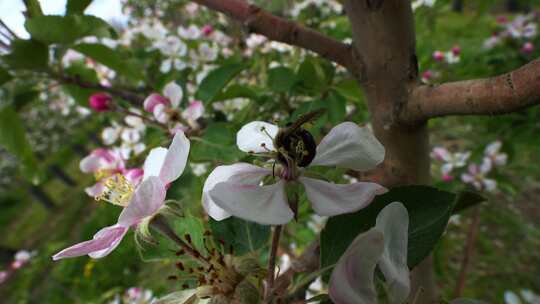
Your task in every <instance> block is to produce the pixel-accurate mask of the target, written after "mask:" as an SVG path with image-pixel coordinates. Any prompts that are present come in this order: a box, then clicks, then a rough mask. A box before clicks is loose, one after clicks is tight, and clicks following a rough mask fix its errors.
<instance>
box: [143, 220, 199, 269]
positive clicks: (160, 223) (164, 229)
mask: <svg viewBox="0 0 540 304" xmlns="http://www.w3.org/2000/svg"><path fill="white" fill-rule="evenodd" d="M150 225H151V226H152V227H153V228H155V229H156V230H158V231H159V232H161V233H162V234H163V235H164V236H166V237H168V238H169V239H170V240H172V241H173V242H175V243H176V244H177V245H178V246H180V248H182V249H183V250H184V251H185V252H186V253H187V254H189V255H190V256H192V257H193V258H194V259H196V260H198V261H201V262H203V263H205V264H207V263H208V261H207V260H206V258H205V257H204V256H202V255H201V253H200V252H199V251H198V250H197V249H194V248H193V247H191V246H190V245H189V244H188V243H186V242H184V241H183V240H182V239H181V238H180V237H178V235H176V233H175V232H174V231H173V230H172V228H171V226H169V223H168V222H167V220H166V219H165V218H164V217H163V216H161V215H158V216H156V217H154V218H153V219H152V221H151V222H150Z"/></svg>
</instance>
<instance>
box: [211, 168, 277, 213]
mask: <svg viewBox="0 0 540 304" xmlns="http://www.w3.org/2000/svg"><path fill="white" fill-rule="evenodd" d="M268 174H270V170H268V169H264V168H261V167H257V166H253V165H250V164H246V163H236V164H233V165H229V166H218V167H216V168H215V169H214V170H213V171H212V172H211V173H210V175H208V178H207V179H206V181H205V182H204V186H203V195H202V203H203V207H204V210H205V211H206V213H208V215H209V216H210V217H212V218H213V219H214V220H216V221H221V220H224V219H226V218H228V217H230V216H231V215H230V214H229V213H228V212H227V211H225V210H223V209H222V208H221V207H219V206H218V205H216V203H215V202H214V200H213V199H212V197H211V196H210V194H209V192H210V190H212V189H214V187H215V185H217V184H218V183H221V182H225V181H228V180H229V179H231V180H234V181H237V182H239V183H244V184H251V185H258V184H259V183H260V182H261V180H262V179H263V178H264V177H265V176H266V175H268Z"/></svg>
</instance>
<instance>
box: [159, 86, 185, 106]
mask: <svg viewBox="0 0 540 304" xmlns="http://www.w3.org/2000/svg"><path fill="white" fill-rule="evenodd" d="M163 95H165V97H167V98H169V100H170V101H171V106H172V107H173V108H178V105H180V101H182V97H184V92H183V91H182V87H181V86H179V85H178V84H176V82H174V81H171V82H169V83H168V84H167V85H165V87H164V88H163Z"/></svg>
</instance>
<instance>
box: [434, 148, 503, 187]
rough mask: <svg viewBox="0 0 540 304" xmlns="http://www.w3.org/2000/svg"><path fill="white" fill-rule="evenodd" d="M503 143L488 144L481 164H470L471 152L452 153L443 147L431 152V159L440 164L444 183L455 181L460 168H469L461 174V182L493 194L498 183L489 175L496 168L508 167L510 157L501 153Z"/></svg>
mask: <svg viewBox="0 0 540 304" xmlns="http://www.w3.org/2000/svg"><path fill="white" fill-rule="evenodd" d="M501 148H502V142H501V141H498V140H497V141H495V142H492V143H490V144H488V145H487V146H486V147H485V149H484V152H483V155H482V159H481V162H480V163H473V162H469V158H470V157H471V152H470V151H464V152H455V153H453V152H450V151H449V150H447V149H446V148H443V147H435V148H433V150H432V152H431V158H433V159H434V160H436V161H438V162H440V167H439V170H440V176H441V180H442V181H444V182H451V181H453V180H454V179H455V176H456V172H455V171H459V169H460V168H464V167H467V170H466V171H465V172H462V174H461V181H462V182H464V183H466V184H469V185H471V186H472V187H474V188H475V189H476V190H478V191H487V192H493V191H495V190H496V189H497V181H496V180H495V179H493V178H490V177H489V176H488V175H489V174H490V173H491V172H492V171H493V170H494V169H495V168H496V167H500V166H504V165H506V163H507V161H508V155H507V154H506V153H504V152H501Z"/></svg>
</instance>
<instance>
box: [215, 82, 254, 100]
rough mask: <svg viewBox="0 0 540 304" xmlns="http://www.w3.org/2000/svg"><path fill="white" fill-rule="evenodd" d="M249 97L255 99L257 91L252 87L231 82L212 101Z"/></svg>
mask: <svg viewBox="0 0 540 304" xmlns="http://www.w3.org/2000/svg"><path fill="white" fill-rule="evenodd" d="M239 97H243V98H250V99H256V98H257V97H258V95H257V92H255V90H253V89H252V88H250V87H248V86H245V85H240V84H231V85H230V86H228V87H227V88H226V89H225V90H224V91H223V92H221V93H220V94H218V95H217V96H216V97H214V99H213V100H212V101H220V100H228V99H234V98H239Z"/></svg>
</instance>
